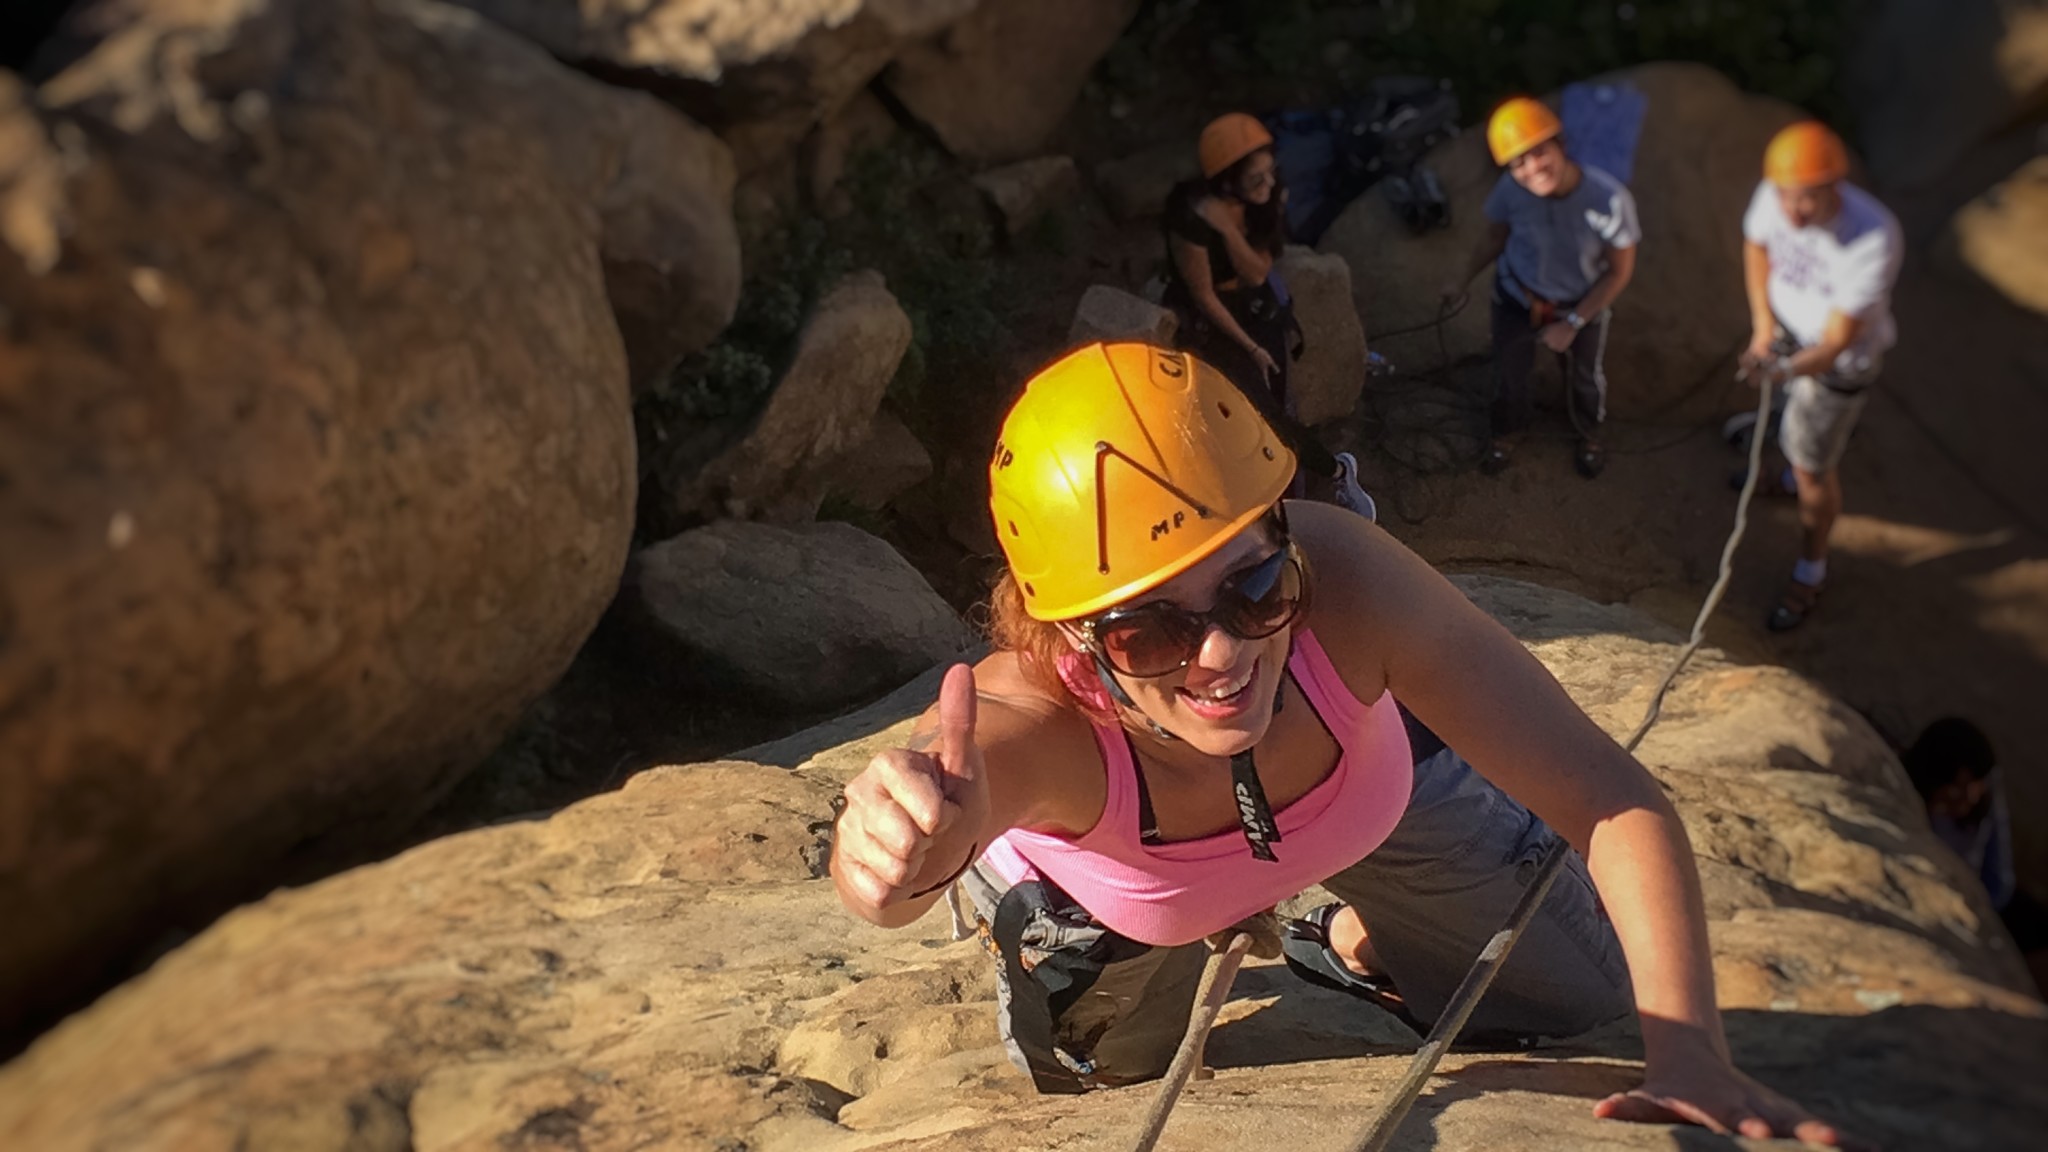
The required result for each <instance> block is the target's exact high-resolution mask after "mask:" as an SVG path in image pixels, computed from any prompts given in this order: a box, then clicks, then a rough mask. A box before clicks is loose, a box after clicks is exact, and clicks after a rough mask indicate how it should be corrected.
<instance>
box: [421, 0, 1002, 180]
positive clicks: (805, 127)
mask: <svg viewBox="0 0 2048 1152" xmlns="http://www.w3.org/2000/svg"><path fill="white" fill-rule="evenodd" d="M455 2H456V3H460V4H461V5H463V6H464V7H467V8H473V9H475V10H477V11H478V12H481V13H483V14H484V15H486V16H489V17H490V18H491V19H493V20H495V21H497V22H498V23H500V24H503V25H504V26H505V27H507V28H511V29H513V30H515V31H517V32H518V33H520V34H521V35H524V36H527V37H529V38H531V39H532V40H534V41H535V42H536V43H538V44H540V45H542V46H543V47H545V48H546V49H547V50H548V51H549V52H552V53H554V54H555V55H556V56H559V57H561V58H563V59H565V60H573V61H577V62H579V63H583V64H587V65H592V66H595V67H596V68H598V69H599V70H602V71H604V72H606V73H607V74H610V75H612V76H614V77H615V78H617V79H620V80H622V81H625V82H629V83H636V84H639V85H641V86H643V87H646V88H648V89H650V90H653V91H657V92H659V93H661V94H662V95H664V96H666V97H668V98H669V99H671V100H672V101H674V102H675V103H677V104H678V105H680V106H682V107H684V108H687V109H688V110H689V111H690V114H691V115H692V116H695V117H697V118H698V119H700V120H702V121H703V122H704V123H706V124H709V125H710V126H712V127H713V128H715V129H716V130H717V131H718V133H719V135H720V136H721V137H723V138H724V139H725V140H726V142H727V143H729V144H730V145H731V146H732V149H733V152H734V154H735V155H736V156H737V158H738V161H739V167H740V170H741V171H742V172H744V173H752V172H755V171H758V170H760V169H762V168H765V167H768V166H770V165H772V164H774V163H775V162H776V161H778V160H779V159H781V158H783V157H785V156H787V155H788V154H789V153H790V152H791V151H792V150H793V149H794V148H795V147H796V146H797V144H798V143H799V142H801V141H802V140H803V138H804V136H805V134H806V133H808V132H809V131H810V130H811V128H812V126H814V125H816V124H819V123H821V122H823V121H826V120H829V119H831V118H832V117H833V116H834V115H835V114H836V113H837V112H838V111H839V110H840V109H841V108H842V107H844V106H845V105H846V104H847V102H848V101H850V100H852V99H853V98H854V96H855V94H856V93H858V92H859V91H860V90H861V89H862V88H865V87H866V86H867V85H868V83H869V82H870V81H871V80H873V79H874V78H875V76H876V75H877V74H879V73H880V72H881V71H882V69H883V68H885V67H887V66H888V64H889V61H890V60H892V59H894V58H895V57H896V55H897V54H898V53H899V52H900V51H902V50H903V49H904V48H906V47H907V46H909V45H911V44H913V43H915V42H917V41H920V40H922V39H924V38H926V37H929V36H931V35H933V34H934V33H937V32H939V31H940V30H941V29H943V28H945V27H946V26H947V25H949V24H951V23H952V22H954V21H956V20H958V19H959V18H960V17H962V16H964V15H966V14H967V13H969V12H971V11H973V10H974V9H975V7H976V5H977V4H979V3H980V2H981V0H778V2H777V3H774V4H767V5H764V4H760V3H753V2H749V0H579V2H578V3H575V4H569V3H565V2H563V0H455Z"/></svg>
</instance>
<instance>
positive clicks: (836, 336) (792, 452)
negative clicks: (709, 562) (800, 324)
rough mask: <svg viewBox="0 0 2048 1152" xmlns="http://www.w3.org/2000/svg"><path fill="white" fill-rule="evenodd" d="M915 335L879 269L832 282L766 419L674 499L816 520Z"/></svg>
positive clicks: (708, 508)
mask: <svg viewBox="0 0 2048 1152" xmlns="http://www.w3.org/2000/svg"><path fill="white" fill-rule="evenodd" d="M910 336H911V332H910V317H909V316H907V315H905V314H904V312H903V309H902V307H900V306H899V305H898V304H897V303H896V298H895V297H894V296H891V295H890V294H889V289H888V286H887V285H885V284H884V283H883V282H882V275H881V273H879V272H855V273H853V274H851V275H849V276H847V277H845V278H844V279H842V280H841V281H840V282H839V283H838V284H836V285H834V286H833V287H832V289H831V290H830V291H828V292H826V293H825V295H824V296H823V297H822V298H820V299H819V301H818V304H817V307H816V308H815V309H813V310H812V312H811V316H810V318H809V319H808V320H806V321H805V322H804V330H803V333H802V335H800V336H799V337H798V339H797V349H796V355H795V357H794V358H793V359H792V360H791V361H790V365H789V368H788V370H787V371H785V372H784V373H783V375H782V379H781V380H780V381H778V382H777V383H776V385H775V392H774V394H773V395H771V396H770V397H769V398H768V406H767V407H766V408H765V409H763V410H762V413H761V417H760V419H759V420H757V421H756V422H755V424H754V427H753V429H752V430H751V431H750V432H748V433H747V435H746V437H745V438H744V439H743V440H741V441H740V442H738V443H737V444H734V445H733V446H732V447H730V448H728V449H726V451H725V452H723V453H722V454H720V455H719V456H718V457H717V458H716V459H714V460H712V461H711V462H710V463H709V464H707V465H705V466H704V468H703V470H702V471H701V472H700V473H699V474H698V476H697V478H696V480H695V481H694V483H693V484H691V485H690V487H689V488H688V490H687V491H685V492H683V493H681V494H680V495H679V496H678V500H679V501H680V502H681V503H682V505H683V507H684V510H685V511H699V512H702V513H704V514H706V515H713V516H716V515H726V516H736V517H765V518H767V519H771V520H785V521H799V520H808V519H810V518H811V517H812V516H814V515H816V514H817V511H818V505H819V504H820V503H821V502H822V501H823V499H824V496H825V492H826V490H827V488H829V487H830V483H831V475H832V473H833V471H834V469H835V467H836V466H837V465H838V464H840V462H841V460H842V458H843V457H845V456H846V455H847V454H848V453H849V452H852V451H855V450H857V449H858V448H859V446H860V445H861V443H862V442H863V441H864V440H866V438H867V436H868V426H869V424H870V423H871V422H872V421H873V420H874V418H875V409H876V408H877V407H878V406H879V405H880V404H881V402H882V394H883V393H884V392H885V391H886V390H887V389H888V387H889V381H890V379H891V378H893V377H894V376H895V375H896V367H897V365H898V364H900V363H901V362H902V360H903V353H904V351H905V350H907V349H908V348H909V347H910Z"/></svg>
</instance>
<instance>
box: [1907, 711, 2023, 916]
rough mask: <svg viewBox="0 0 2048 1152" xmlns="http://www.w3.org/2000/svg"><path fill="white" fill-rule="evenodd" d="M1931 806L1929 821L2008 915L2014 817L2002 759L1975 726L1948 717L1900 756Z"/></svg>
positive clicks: (2015, 885) (1930, 727)
mask: <svg viewBox="0 0 2048 1152" xmlns="http://www.w3.org/2000/svg"><path fill="white" fill-rule="evenodd" d="M1900 759H1901V760H1903V761H1904V762H1905V765H1906V774H1907V775H1908V776H1910V777H1912V779H1913V788H1914V790H1915V791H1917V792H1919V793H1920V799H1921V802H1922V803H1924V804H1925V805H1926V806H1927V823H1928V824H1929V825H1931V826H1932V827H1933V829H1934V834H1935V836H1936V837H1938V838H1940V840H1941V842H1942V843H1944V844H1946V845H1948V846H1949V847H1950V848H1951V849H1954V851H1955V854H1956V855H1957V856H1960V857H1962V860H1963V863H1965V864H1967V865H1969V866H1970V871H1971V872H1973V873H1975V874H1976V876H1977V879H1979V880H1980V881H1982V882H1983V884H1984V891H1985V892H1986V893H1987V894H1989V895H1990V897H1991V906H1992V907H1993V908H1995V909H1997V910H1998V911H1999V912H2000V913H2001V914H2003V913H2004V912H2005V910H2006V908H2007V907H2009V906H2010V905H2011V904H2012V902H2013V898H2014V895H2015V894H2016V893H2017V892H2018V890H2019V885H2018V883H2017V881H2016V880H2015V878H2014V875H2013V867H2012V817H2011V815H2010V814H2008V812H2007V810H2006V804H2005V785H2004V781H2003V780H2002V779H2001V778H2000V777H1999V772H1998V756H1997V753H1996V752H1995V751H1993V749H1992V747H1991V740H1990V738H1989V737H1987V736H1985V735H1984V731H1983V729H1981V728H1978V727H1977V726H1976V725H1975V724H1972V723H1970V722H1969V721H1968V720H1965V719H1963V718H1961V717H1959V716H1944V717H1943V718H1941V719H1939V720H1936V721H1935V722H1934V723H1932V724H1929V725H1928V726H1927V727H1926V728H1925V729H1924V730H1922V731H1921V733H1920V736H1919V738H1918V739H1916V740H1914V741H1913V746H1912V747H1911V748H1908V749H1906V752H1905V754H1904V755H1903V756H1902V757H1900Z"/></svg>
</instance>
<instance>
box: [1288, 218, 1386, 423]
mask: <svg viewBox="0 0 2048 1152" xmlns="http://www.w3.org/2000/svg"><path fill="white" fill-rule="evenodd" d="M1278 271H1279V274H1280V276H1281V278H1282V280H1284V281H1285V282H1286V284H1287V290H1288V292H1289V293H1290V294H1291V295H1292V296H1293V299H1294V316H1295V319H1296V320H1298V321H1300V322H1301V334H1302V342H1303V344H1304V345H1305V347H1304V349H1303V350H1302V355H1301V359H1299V360H1296V361H1295V362H1294V363H1293V364H1292V365H1290V366H1289V368H1288V376H1287V396H1288V402H1289V403H1290V404H1291V405H1293V407H1294V414H1295V417H1296V418H1297V419H1299V420H1300V421H1301V422H1302V423H1304V424H1323V423H1327V422H1328V421H1331V420H1342V419H1344V418H1345V417H1347V416H1349V415H1351V410H1352V409H1354V408H1356V407H1358V394H1359V391H1360V390H1361V389H1362V388H1364V386H1365V329H1364V328H1363V327H1362V326H1361V325H1360V324H1359V322H1358V305H1357V303H1356V302H1354V301H1353V300H1352V296H1351V269H1350V267H1349V266H1347V265H1346V264H1345V263H1344V261H1343V259H1342V258H1340V257H1337V256H1332V255H1328V254H1324V253H1319V252H1315V251H1313V250H1311V249H1308V248H1297V247H1292V246H1290V247H1289V248H1288V249H1287V250H1286V251H1285V252H1284V253H1282V254H1281V257H1280V261H1279V265H1278Z"/></svg>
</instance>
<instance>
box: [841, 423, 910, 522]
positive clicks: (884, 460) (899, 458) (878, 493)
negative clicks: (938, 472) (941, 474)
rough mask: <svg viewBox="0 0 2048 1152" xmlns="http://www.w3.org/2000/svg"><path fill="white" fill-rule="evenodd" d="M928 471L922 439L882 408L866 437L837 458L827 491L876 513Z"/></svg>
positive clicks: (869, 427)
mask: <svg viewBox="0 0 2048 1152" xmlns="http://www.w3.org/2000/svg"><path fill="white" fill-rule="evenodd" d="M931 474H932V454H931V453H930V452H929V451H926V449H925V446H924V442H923V441H921V440H919V439H918V438H917V434H916V433H914V432H912V431H911V430H910V427H909V425H906V424H905V423H903V421H902V419H901V418H900V417H898V416H897V415H896V414H895V413H893V412H889V411H887V410H886V409H885V410H883V411H881V412H877V413H875V418H874V420H873V421H872V422H871V423H869V425H868V434H867V436H866V437H865V438H864V439H862V440H861V442H860V443H859V444H857V445H855V446H854V447H853V449H852V450H850V451H848V452H846V453H845V454H844V455H842V456H841V457H840V458H839V462H838V466H837V467H836V468H835V469H834V470H833V475H832V476H831V477H830V478H828V479H827V481H826V494H827V495H828V496H837V497H839V498H841V499H843V500H845V501H846V502H847V503H849V504H852V505H853V506H854V507H856V508H865V509H867V510H868V511H870V512H879V511H881V510H882V509H883V508H884V507H887V506H888V504H889V502H890V501H891V500H894V499H895V498H896V497H897V496H899V495H901V494H902V493H903V492H904V491H906V490H908V489H910V488H913V487H915V486H917V485H919V484H922V483H924V482H925V481H926V480H928V479H930V478H931Z"/></svg>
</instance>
